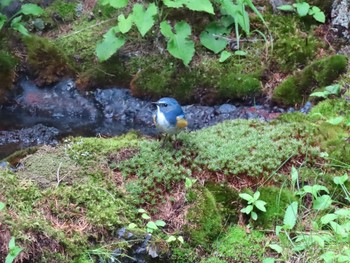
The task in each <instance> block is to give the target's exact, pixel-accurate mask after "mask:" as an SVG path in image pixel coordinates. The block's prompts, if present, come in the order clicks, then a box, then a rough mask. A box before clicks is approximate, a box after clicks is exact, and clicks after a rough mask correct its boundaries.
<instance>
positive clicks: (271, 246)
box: [269, 244, 283, 254]
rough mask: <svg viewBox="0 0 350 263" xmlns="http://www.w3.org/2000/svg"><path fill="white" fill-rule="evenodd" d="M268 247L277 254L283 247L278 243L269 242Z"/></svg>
mask: <svg viewBox="0 0 350 263" xmlns="http://www.w3.org/2000/svg"><path fill="white" fill-rule="evenodd" d="M269 247H270V248H271V249H273V250H274V251H276V252H277V253H278V254H281V253H282V251H283V248H282V247H281V246H280V245H277V244H270V245H269Z"/></svg>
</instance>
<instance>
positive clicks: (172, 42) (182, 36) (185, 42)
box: [160, 21, 194, 65]
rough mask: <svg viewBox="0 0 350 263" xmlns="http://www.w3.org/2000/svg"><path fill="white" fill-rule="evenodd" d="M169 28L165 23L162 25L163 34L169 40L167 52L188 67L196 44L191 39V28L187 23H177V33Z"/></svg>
mask: <svg viewBox="0 0 350 263" xmlns="http://www.w3.org/2000/svg"><path fill="white" fill-rule="evenodd" d="M169 27H170V26H169V25H168V24H167V22H165V21H163V22H162V23H161V24H160V31H161V33H162V34H163V35H164V36H165V37H167V38H169V40H168V44H167V50H168V51H169V53H170V54H171V55H172V56H174V57H175V58H179V59H181V60H182V61H183V63H184V64H185V65H188V64H189V63H190V61H191V60H192V57H193V55H194V42H193V41H192V40H191V39H189V37H190V35H191V27H190V25H189V24H187V23H186V22H185V21H180V22H178V23H176V25H175V27H174V29H175V33H173V32H172V31H171V28H170V29H169Z"/></svg>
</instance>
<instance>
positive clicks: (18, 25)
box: [11, 16, 29, 36]
mask: <svg viewBox="0 0 350 263" xmlns="http://www.w3.org/2000/svg"><path fill="white" fill-rule="evenodd" d="M21 19H22V16H18V17H15V18H14V19H13V20H12V21H11V27H12V28H13V29H15V30H17V31H18V32H20V33H21V34H22V35H24V36H29V32H28V30H27V29H26V28H25V27H24V25H23V24H22V23H21Z"/></svg>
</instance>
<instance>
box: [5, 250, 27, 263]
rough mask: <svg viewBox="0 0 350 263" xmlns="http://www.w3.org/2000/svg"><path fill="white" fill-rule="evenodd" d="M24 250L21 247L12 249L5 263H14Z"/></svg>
mask: <svg viewBox="0 0 350 263" xmlns="http://www.w3.org/2000/svg"><path fill="white" fill-rule="evenodd" d="M22 250H23V249H22V248H20V247H15V248H13V249H11V250H10V251H9V253H8V254H7V256H6V259H5V263H12V262H13V261H14V260H15V258H16V257H17V256H18V255H19V253H21V251H22Z"/></svg>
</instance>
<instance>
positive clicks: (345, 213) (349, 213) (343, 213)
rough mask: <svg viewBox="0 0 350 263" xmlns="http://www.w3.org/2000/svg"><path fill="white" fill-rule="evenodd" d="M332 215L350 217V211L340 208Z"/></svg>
mask: <svg viewBox="0 0 350 263" xmlns="http://www.w3.org/2000/svg"><path fill="white" fill-rule="evenodd" d="M334 214H336V215H338V216H341V217H346V218H348V217H350V209H346V208H342V209H338V210H335V212H334Z"/></svg>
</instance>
